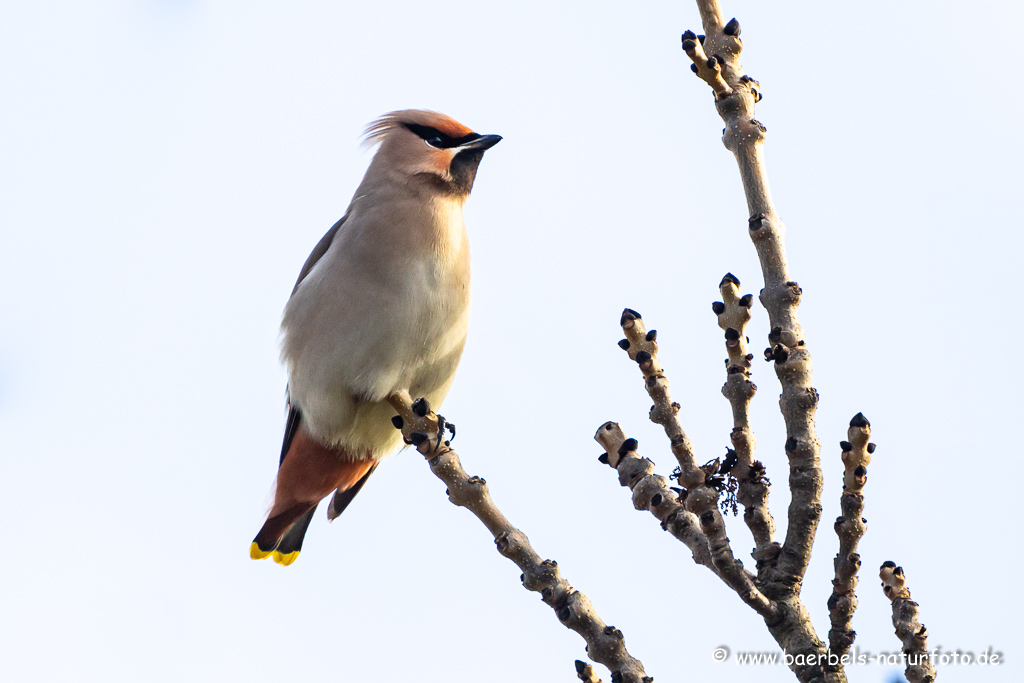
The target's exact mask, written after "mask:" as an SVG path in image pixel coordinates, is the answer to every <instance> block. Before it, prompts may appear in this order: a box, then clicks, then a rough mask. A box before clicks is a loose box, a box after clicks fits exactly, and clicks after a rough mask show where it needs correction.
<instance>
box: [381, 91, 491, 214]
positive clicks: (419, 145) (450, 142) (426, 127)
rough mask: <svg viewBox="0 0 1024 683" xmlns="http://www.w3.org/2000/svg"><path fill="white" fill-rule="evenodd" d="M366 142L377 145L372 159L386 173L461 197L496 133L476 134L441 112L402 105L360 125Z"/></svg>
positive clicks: (466, 190) (464, 194)
mask: <svg viewBox="0 0 1024 683" xmlns="http://www.w3.org/2000/svg"><path fill="white" fill-rule="evenodd" d="M366 141H367V143H368V144H371V145H372V144H378V143H379V144H380V149H379V150H378V151H377V155H376V156H375V157H374V160H373V164H374V165H378V164H380V165H381V166H382V169H381V170H386V171H387V172H388V173H389V174H397V175H398V176H400V177H402V178H403V179H408V180H409V181H413V182H421V183H427V184H428V185H431V186H434V187H435V188H436V189H439V190H441V191H442V192H444V193H445V194H451V195H455V196H458V197H465V196H466V195H468V194H469V191H470V190H472V189H473V180H474V179H475V178H476V169H477V166H478V165H479V164H480V160H481V159H482V158H483V156H484V152H485V151H486V150H488V149H490V148H491V147H493V146H494V145H496V144H498V143H499V142H500V141H501V136H500V135H480V134H479V133H474V132H473V131H472V130H470V129H469V128H467V127H466V126H464V125H462V124H461V123H459V122H458V121H456V120H455V119H452V118H449V117H447V116H445V115H444V114H438V113H437V112H432V111H422V110H417V109H406V110H405V111H395V112H391V113H390V114H385V115H384V116H382V117H381V118H379V119H377V120H376V121H374V122H373V123H371V124H370V126H369V127H368V128H367V129H366Z"/></svg>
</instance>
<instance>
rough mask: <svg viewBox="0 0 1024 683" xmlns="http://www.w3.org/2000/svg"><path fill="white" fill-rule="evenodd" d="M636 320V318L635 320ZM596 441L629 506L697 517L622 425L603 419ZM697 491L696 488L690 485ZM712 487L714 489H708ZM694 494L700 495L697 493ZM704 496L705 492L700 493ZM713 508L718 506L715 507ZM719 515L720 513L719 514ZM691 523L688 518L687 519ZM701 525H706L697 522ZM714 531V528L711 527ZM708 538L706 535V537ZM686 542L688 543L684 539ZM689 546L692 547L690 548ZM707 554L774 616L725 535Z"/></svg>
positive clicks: (750, 601) (758, 607)
mask: <svg viewBox="0 0 1024 683" xmlns="http://www.w3.org/2000/svg"><path fill="white" fill-rule="evenodd" d="M637 322H639V320H638V321H637ZM594 438H595V439H596V440H597V442H598V443H600V444H601V445H602V446H604V447H605V448H606V449H608V456H609V463H608V464H609V465H611V464H612V462H614V463H615V464H614V465H613V467H614V468H615V469H616V470H617V471H618V473H619V483H620V484H621V485H622V486H628V487H629V489H630V490H631V491H632V492H633V506H634V507H635V508H636V509H637V510H650V511H651V513H652V514H654V516H655V517H658V518H659V519H660V518H662V517H664V518H665V519H669V518H671V517H681V516H684V515H686V516H687V518H688V519H692V520H694V521H695V520H696V519H698V517H697V516H695V514H693V513H694V512H695V511H694V510H691V511H690V512H687V511H686V510H685V509H683V508H684V507H688V506H689V503H690V499H691V497H693V496H694V493H693V492H692V491H684V492H683V495H682V497H681V499H680V496H677V495H676V493H675V492H674V491H672V490H671V489H670V488H669V487H668V486H667V485H666V482H665V478H664V477H660V476H658V475H656V474H654V463H653V462H651V461H650V460H648V459H647V458H641V457H640V456H639V454H637V452H636V448H637V441H636V439H628V438H626V435H625V434H624V433H623V431H622V428H621V427H620V426H619V425H618V424H616V423H614V422H606V423H604V424H603V425H601V428H600V429H598V430H597V434H596V435H595V436H594ZM612 453H616V458H615V459H614V460H612V457H611V454H612ZM694 490H696V491H698V492H699V491H700V489H699V488H697V489H694ZM712 490H714V489H712ZM697 495H701V494H700V493H698V494H697ZM704 497H705V498H707V497H708V496H707V495H706V494H704ZM711 500H712V506H713V507H714V506H715V504H716V503H717V492H716V497H715V498H713V499H711ZM715 512H716V513H717V512H718V510H717V508H715ZM706 517H707V512H706V511H705V512H704V513H703V514H702V515H701V516H700V518H702V519H703V518H706ZM719 517H720V515H719ZM691 523H692V522H691ZM701 526H702V527H706V525H704V524H703V522H702V523H701ZM719 528H720V529H721V530H722V533H721V537H722V538H724V536H725V534H724V526H721V525H720V526H719ZM713 531H715V532H716V533H717V532H718V529H714V528H713ZM680 540H682V541H683V542H684V543H687V540H686V539H680ZM708 540H710V539H708ZM687 545H689V543H687ZM690 549H691V550H693V548H692V547H691V548H690ZM710 549H711V558H712V562H713V565H712V566H711V569H712V571H714V572H715V574H717V575H718V576H719V577H720V578H721V579H722V581H724V582H725V583H726V585H727V586H729V587H730V588H732V589H733V590H734V591H736V594H737V595H739V596H740V599H741V600H743V602H745V603H746V604H747V605H749V606H750V607H752V608H753V609H754V611H755V612H757V613H758V614H760V615H761V616H762V617H764V618H765V619H766V620H772V621H773V620H775V619H776V618H777V615H776V612H775V606H774V605H773V604H772V603H771V601H770V600H768V599H767V598H766V597H765V596H764V595H763V594H762V593H761V591H759V590H758V589H757V586H755V585H754V581H753V577H752V576H751V575H750V574H749V573H748V572H746V571H744V569H743V563H741V562H738V561H736V560H735V559H733V557H732V553H731V552H730V551H729V539H728V538H724V541H721V540H719V541H718V542H714V541H712V542H711V543H710ZM696 556H697V553H696V551H694V559H696Z"/></svg>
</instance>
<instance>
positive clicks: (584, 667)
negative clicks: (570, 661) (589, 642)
mask: <svg viewBox="0 0 1024 683" xmlns="http://www.w3.org/2000/svg"><path fill="white" fill-rule="evenodd" d="M576 678H578V679H580V680H581V681H583V683H601V679H600V678H598V677H597V674H596V673H594V667H592V666H590V665H589V664H587V663H586V662H582V661H580V660H578V659H577V660H576Z"/></svg>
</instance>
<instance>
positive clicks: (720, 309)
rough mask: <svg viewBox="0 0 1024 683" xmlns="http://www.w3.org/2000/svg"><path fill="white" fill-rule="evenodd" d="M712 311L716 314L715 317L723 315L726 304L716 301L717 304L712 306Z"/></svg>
mask: <svg viewBox="0 0 1024 683" xmlns="http://www.w3.org/2000/svg"><path fill="white" fill-rule="evenodd" d="M711 310H712V311H714V312H715V315H722V314H723V313H725V304H723V303H722V302H721V301H716V302H715V303H713V304H711Z"/></svg>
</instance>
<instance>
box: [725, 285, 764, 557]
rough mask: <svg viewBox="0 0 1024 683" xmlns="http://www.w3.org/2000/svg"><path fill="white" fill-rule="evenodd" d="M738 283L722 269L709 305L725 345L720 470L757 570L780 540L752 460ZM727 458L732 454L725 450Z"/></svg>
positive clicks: (745, 315)
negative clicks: (724, 440) (731, 487)
mask: <svg viewBox="0 0 1024 683" xmlns="http://www.w3.org/2000/svg"><path fill="white" fill-rule="evenodd" d="M739 285H740V281H739V280H738V279H737V278H736V276H735V275H733V274H732V273H726V275H725V277H723V278H722V282H721V283H720V284H719V289H720V290H721V292H722V301H716V302H715V303H714V304H712V310H714V312H715V315H716V316H717V317H718V326H719V327H721V328H722V329H723V330H725V349H726V352H727V353H728V354H729V357H728V358H727V359H726V361H725V370H726V379H725V384H724V385H723V386H722V395H723V396H725V397H726V398H727V399H729V404H730V405H731V406H732V421H733V429H732V433H731V434H730V440H731V441H732V447H733V453H734V454H735V456H734V457H735V464H732V463H730V464H732V467H728V468H726V467H723V470H725V472H727V473H728V474H730V475H732V476H733V477H735V478H736V481H737V482H738V490H737V494H736V499H737V500H738V501H739V502H740V504H741V505H743V521H744V522H746V524H747V527H748V528H749V529H750V533H751V535H753V537H754V552H753V553H752V554H753V557H754V560H755V561H756V562H757V568H758V571H761V570H762V569H764V568H765V567H768V566H770V564H771V563H772V562H774V560H775V558H776V557H778V555H779V549H780V546H779V544H778V543H777V542H776V541H775V520H774V519H772V513H771V511H770V510H769V509H768V478H767V477H766V476H765V469H764V465H763V464H761V463H760V462H758V461H756V460H754V443H755V440H754V433H753V431H752V430H751V429H750V401H751V399H753V398H754V393H755V392H756V391H757V386H756V385H755V384H754V383H753V382H751V381H750V361H751V360H753V354H750V353H748V352H747V343H748V342H749V341H750V340H749V339H748V337H747V333H746V326H747V322H748V321H749V320H750V306H751V305H752V304H753V296H751V295H750V294H746V295H743V296H740V289H739ZM730 456H732V454H730Z"/></svg>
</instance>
